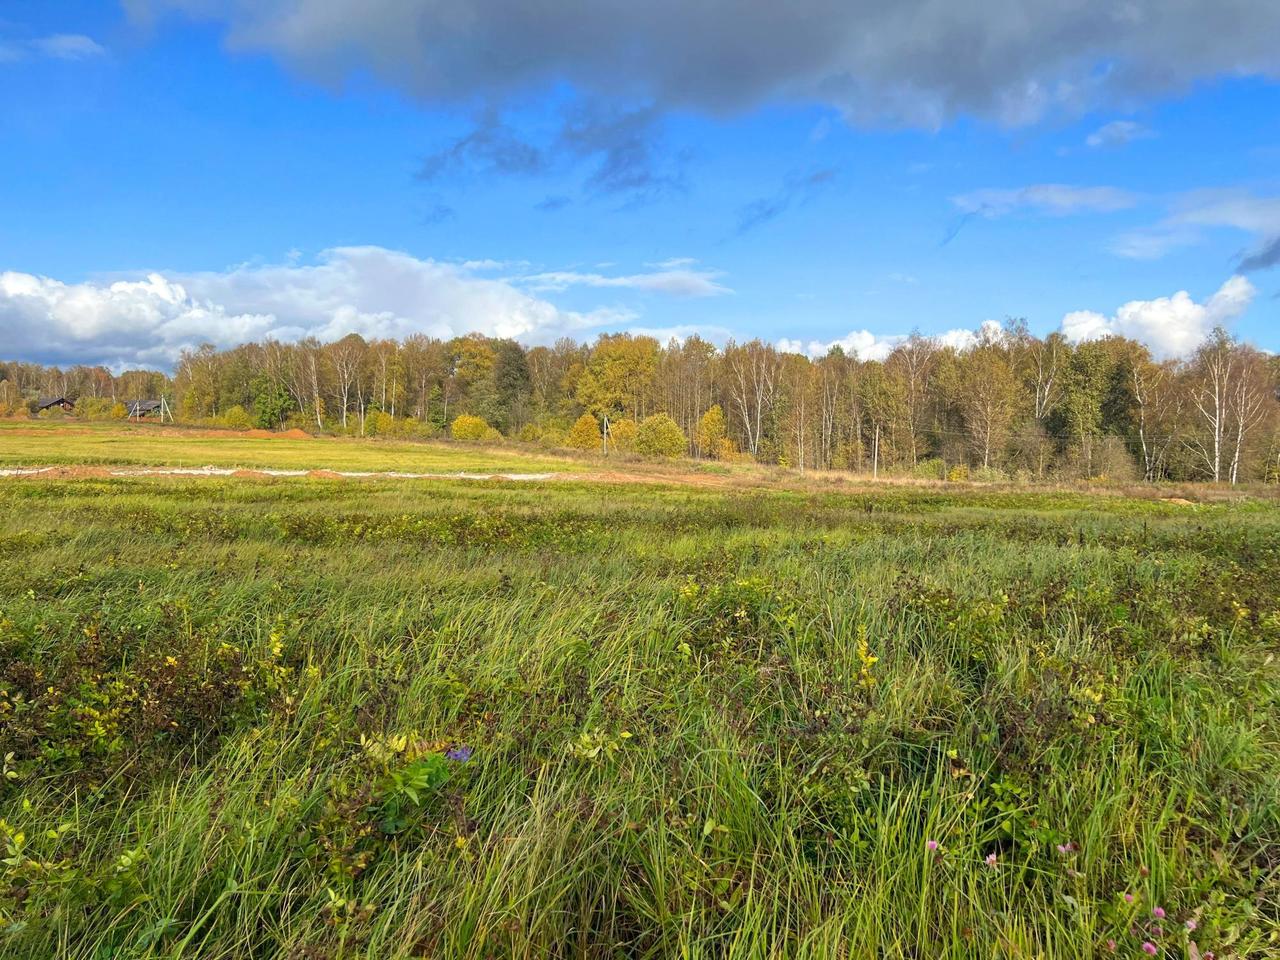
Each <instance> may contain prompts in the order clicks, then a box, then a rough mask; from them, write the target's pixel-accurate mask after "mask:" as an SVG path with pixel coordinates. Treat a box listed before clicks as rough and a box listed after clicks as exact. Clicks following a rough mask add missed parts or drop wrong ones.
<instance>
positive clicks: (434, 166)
mask: <svg viewBox="0 0 1280 960" xmlns="http://www.w3.org/2000/svg"><path fill="white" fill-rule="evenodd" d="M546 165H547V159H546V157H545V156H544V155H543V153H542V151H541V150H539V149H538V148H537V147H535V146H534V145H533V144H531V143H529V142H528V141H526V140H525V139H524V138H522V137H521V136H520V134H519V133H517V132H516V131H515V130H514V129H512V128H511V127H510V126H508V125H507V124H505V123H504V122H503V121H502V118H501V117H500V116H499V115H498V114H497V112H496V111H493V110H489V111H486V112H485V114H484V115H483V116H482V117H481V118H480V120H479V121H478V122H477V123H476V125H475V127H474V129H472V130H471V132H470V133H467V134H466V135H464V136H461V137H459V138H458V139H456V140H454V141H453V142H452V143H450V144H449V145H448V146H446V147H443V148H441V149H440V150H437V151H436V152H435V153H432V154H428V155H427V156H426V157H425V158H424V159H423V161H422V166H421V167H420V168H419V170H418V179H420V180H427V181H431V180H436V179H438V178H439V177H441V176H444V175H446V174H449V173H453V172H455V171H458V170H473V171H479V172H484V173H498V174H508V175H510V174H530V173H541V172H542V171H543V170H544V169H545V168H546Z"/></svg>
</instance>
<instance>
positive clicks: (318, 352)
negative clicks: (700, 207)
mask: <svg viewBox="0 0 1280 960" xmlns="http://www.w3.org/2000/svg"><path fill="white" fill-rule="evenodd" d="M51 395H65V396H68V397H72V398H74V399H77V400H78V404H77V415H80V416H112V415H115V416H120V415H121V414H122V410H123V406H122V405H123V404H124V403H126V402H128V401H132V400H139V399H159V398H160V397H161V396H164V397H165V398H166V399H167V400H168V401H169V405H170V407H171V408H172V409H173V410H174V411H175V413H176V416H177V418H178V419H179V420H180V421H186V422H190V423H210V424H220V425H224V426H231V427H238V428H248V427H253V426H256V427H259V428H264V429H281V428H301V429H305V430H308V431H311V432H322V433H344V434H353V435H361V436H408V437H415V436H422V437H426V436H435V435H441V434H445V433H451V434H453V435H454V436H455V437H457V438H459V439H474V440H489V441H497V440H501V439H503V438H514V439H518V440H522V441H526V442H532V443H540V444H545V445H549V446H568V447H576V448H579V449H584V450H599V451H600V452H602V453H606V454H607V453H610V452H613V451H618V452H627V451H633V450H634V451H639V452H641V453H648V454H653V455H662V456H679V455H688V456H693V457H698V458H706V459H720V460H734V459H751V460H755V461H759V462H763V463H776V464H781V465H784V466H788V467H791V468H793V469H798V470H807V469H824V470H826V469H837V470H852V471H858V472H866V473H871V474H876V475H878V474H881V473H886V472H892V473H912V474H915V475H918V476H947V475H952V476H956V475H961V476H963V475H973V476H976V477H989V478H992V479H996V478H1000V477H1009V476H1018V477H1024V478H1032V479H1042V478H1047V477H1061V478H1081V477H1112V478H1116V479H1124V478H1143V479H1146V480H1152V481H1155V480H1195V479H1199V480H1212V481H1216V482H1226V483H1237V482H1242V481H1246V480H1266V481H1271V482H1274V481H1277V480H1280V360H1278V359H1277V358H1276V357H1274V356H1271V355H1268V354H1266V353H1264V352H1262V351H1260V350H1258V349H1256V348H1254V347H1252V346H1250V345H1249V344H1247V343H1242V342H1240V341H1238V340H1236V339H1235V338H1233V337H1232V336H1230V335H1229V334H1228V333H1227V332H1226V331H1225V330H1222V329H1217V330H1215V331H1214V332H1213V333H1212V334H1211V335H1210V336H1209V337H1208V338H1207V339H1206V340H1205V342H1204V343H1203V344H1202V345H1201V346H1200V348H1199V349H1198V350H1197V351H1196V352H1195V353H1194V354H1193V355H1192V356H1190V357H1187V358H1185V359H1174V360H1158V359H1156V358H1155V357H1153V356H1152V354H1151V352H1150V350H1148V349H1147V347H1145V346H1144V345H1143V344H1141V343H1139V342H1137V341H1135V340H1130V339H1126V338H1124V337H1109V338H1106V339H1100V340H1091V341H1086V342H1082V343H1078V344H1073V343H1070V342H1068V341H1067V340H1066V339H1064V338H1063V337H1062V336H1061V335H1060V334H1057V333H1053V334H1049V335H1048V336H1046V337H1043V338H1042V337H1037V336H1034V335H1033V334H1031V333H1030V332H1029V330H1028V329H1027V325H1026V324H1025V323H1024V322H1022V321H1010V322H1007V323H1006V324H1005V325H1004V326H1003V327H1002V328H1000V329H998V330H997V329H995V328H992V327H984V328H983V330H982V331H981V332H980V333H979V334H978V335H977V336H976V338H975V340H974V342H973V343H972V344H971V345H969V346H967V347H964V348H956V347H954V346H949V345H946V344H943V343H941V342H939V341H938V340H936V339H934V338H931V337H927V336H922V335H920V334H918V333H916V334H912V335H911V336H910V337H907V338H905V339H903V340H902V341H901V342H899V343H898V344H897V345H896V346H895V347H894V348H893V350H892V351H891V352H890V353H889V354H888V355H887V357H885V358H884V359H883V360H879V359H876V360H862V359H859V358H858V357H856V356H854V355H852V354H849V353H846V352H844V351H842V350H841V349H840V348H839V347H833V348H832V349H831V350H830V351H829V352H828V353H827V354H826V355H825V356H822V357H820V358H816V359H811V358H808V357H805V356H801V355H798V354H794V353H787V352H783V351H780V350H779V349H777V348H776V347H774V346H772V345H770V344H768V343H765V342H763V341H760V340H751V341H749V342H745V343H738V342H734V341H730V342H728V343H726V344H725V346H724V347H723V348H717V347H715V346H714V345H713V344H711V343H709V342H708V341H706V340H703V339H702V338H700V337H697V336H691V337H689V338H687V339H685V340H683V341H677V340H673V341H672V342H670V343H668V344H662V343H660V342H659V341H657V340H655V339H654V338H652V337H646V336H635V335H631V334H625V333H620V334H605V335H602V336H600V337H599V338H598V339H597V340H596V341H595V342H594V343H591V344H585V343H580V342H577V341H574V340H570V339H562V340H559V341H557V342H556V343H555V344H554V345H553V346H549V347H547V346H537V347H531V348H525V347H522V346H521V345H520V344H518V343H516V342H515V341H512V340H503V339H494V338H490V337H485V336H481V335H479V334H470V335H467V336H463V337H457V338H454V339H452V340H438V339H434V338H431V337H427V336H422V335H415V336H411V337H409V338H407V339H405V340H402V341H397V340H366V339H364V338H362V337H360V336H358V335H355V334H351V335H349V336H346V337H343V338H342V339H340V340H337V341H335V342H332V343H321V342H319V341H317V340H314V339H309V340H303V341H301V342H297V343H282V342H278V341H274V340H268V341H265V342H262V343H248V344H244V345H241V346H237V347H234V348H231V349H228V350H218V349H216V348H214V347H213V346H210V345H204V346H201V347H200V348H198V349H195V350H189V351H186V352H184V353H183V354H182V355H181V358H180V359H179V361H178V364H177V367H176V370H175V372H174V374H173V376H172V377H170V376H167V375H165V374H163V373H159V372H156V371H150V370H133V371H127V372H125V373H123V374H121V375H119V376H113V375H112V374H111V373H110V372H109V371H107V370H105V369H104V368H102V367H85V366H77V367H71V368H69V369H65V370H64V369H61V368H57V367H43V366H40V365H37V364H26V363H17V362H9V363H0V413H3V412H10V413H14V412H16V413H18V414H24V413H27V412H28V411H29V410H30V409H31V408H32V406H33V403H34V401H35V399H36V398H37V397H38V396H51Z"/></svg>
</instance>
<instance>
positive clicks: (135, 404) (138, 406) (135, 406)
mask: <svg viewBox="0 0 1280 960" xmlns="http://www.w3.org/2000/svg"><path fill="white" fill-rule="evenodd" d="M125 409H126V410H128V411H129V416H131V417H133V416H137V415H138V414H139V413H150V412H151V411H152V410H159V409H160V401H159V400H132V401H130V403H129V405H128V406H127V407H126V408H125Z"/></svg>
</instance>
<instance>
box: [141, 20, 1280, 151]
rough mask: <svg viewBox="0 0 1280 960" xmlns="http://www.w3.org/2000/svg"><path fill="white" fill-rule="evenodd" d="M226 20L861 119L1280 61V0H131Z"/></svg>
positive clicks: (308, 37) (354, 54)
mask: <svg viewBox="0 0 1280 960" xmlns="http://www.w3.org/2000/svg"><path fill="white" fill-rule="evenodd" d="M125 3H126V6H127V7H128V8H129V9H130V11H131V12H132V14H133V15H134V16H135V17H136V18H138V19H140V20H146V19H149V18H152V17H155V16H157V15H159V14H162V13H164V12H166V11H171V10H175V9H176V10H182V11H186V12H187V13H189V14H191V15H193V16H197V17H203V18H208V19H211V20H214V21H218V22H221V23H223V24H224V25H225V26H226V29H227V41H228V44H229V45H230V46H231V47H232V48H233V49H237V50H248V51H266V52H269V53H271V54H273V55H275V56H277V57H279V58H281V59H282V60H284V61H286V62H287V63H289V64H290V65H292V66H293V67H295V68H297V69H299V70H301V71H303V72H305V73H307V74H309V75H311V76H313V77H316V78H318V79H320V80H323V81H326V82H331V83H335V84H340V83H341V82H343V80H344V79H345V78H346V77H347V76H349V75H351V74H354V73H366V72H368V73H372V74H374V75H376V76H378V77H379V78H380V79H381V80H383V81H384V82H386V83H389V84H391V85H393V86H395V87H397V88H399V89H402V90H405V91H407V92H409V93H410V94H412V95H414V96H418V97H421V98H423V99H426V100H431V101H440V102H454V103H475V102H503V101H505V100H506V99H507V98H508V97H510V96H511V95H513V94H521V95H524V94H527V93H528V92H530V91H531V90H550V89H552V88H553V87H555V86H556V85H557V84H562V83H567V84H569V85H571V86H572V87H573V88H574V89H575V90H576V91H577V92H578V93H581V94H584V95H587V96H590V97H603V98H606V99H615V98H617V99H620V100H622V101H625V102H632V103H634V102H642V103H653V104H655V105H656V107H657V108H658V109H659V110H664V111H665V110H668V109H672V108H675V109H683V108H687V109H694V110H698V111H706V112H713V113H726V112H732V111H735V110H743V109H749V108H751V107H754V106H756V105H757V104H759V103H761V102H764V101H769V100H781V99H803V100H809V101H812V100H819V101H823V102H826V103H830V104H832V105H834V106H835V107H837V108H839V109H840V110H842V111H844V113H845V114H846V115H847V116H849V117H851V118H853V119H856V120H859V121H883V122H889V123H901V124H908V125H915V126H925V127H930V126H935V125H938V124H942V123H945V122H947V121H948V120H949V119H951V118H952V117H954V116H956V115H958V114H974V115H978V116H982V117H987V118H992V119H995V120H997V121H1000V122H1003V123H1008V124H1023V123H1030V122H1033V121H1035V120H1036V119H1038V118H1040V117H1041V116H1043V115H1044V114H1045V113H1048V112H1051V111H1054V110H1056V109H1067V110H1078V109H1085V108H1089V107H1093V106H1098V105H1103V104H1112V105H1124V104H1128V103H1131V102H1134V101H1139V100H1142V99H1144V98H1147V97H1150V96H1154V95H1160V94H1165V93H1169V92H1173V91H1177V90H1179V89H1182V88H1184V87H1186V86H1187V85H1189V84H1191V83H1193V82H1194V81H1196V80H1200V79H1203V78H1211V77H1216V76H1223V75H1231V76H1265V77H1271V78H1275V77H1277V76H1280V43H1277V42H1276V38H1277V37H1278V36H1280V3H1276V2H1275V0H1218V2H1215V3H1212V4H1210V3H1206V2H1204V0H1127V2H1125V3H1116V2H1114V0H1075V2H1073V3H1063V2H1061V0H901V2H897V3H884V2H882V0H795V2H793V3H788V4H780V3H777V2H775V0H651V2H649V3H635V2H633V0H471V2H468V3H442V2H439V0H125Z"/></svg>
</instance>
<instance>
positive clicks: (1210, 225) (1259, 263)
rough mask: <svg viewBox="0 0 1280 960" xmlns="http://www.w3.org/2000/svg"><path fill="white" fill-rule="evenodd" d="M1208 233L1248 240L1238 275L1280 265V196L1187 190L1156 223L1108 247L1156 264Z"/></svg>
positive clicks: (1221, 190) (1246, 192)
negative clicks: (1231, 232)
mask: <svg viewBox="0 0 1280 960" xmlns="http://www.w3.org/2000/svg"><path fill="white" fill-rule="evenodd" d="M1212 229H1228V230H1237V231H1240V232H1243V233H1248V234H1251V235H1252V237H1253V242H1254V247H1253V249H1252V250H1251V251H1250V252H1248V253H1247V254H1246V255H1245V256H1243V257H1241V258H1240V262H1239V264H1238V265H1237V269H1238V270H1240V271H1241V272H1242V273H1247V272H1249V271H1251V270H1262V269H1266V268H1268V267H1273V266H1275V265H1276V264H1277V263H1280V248H1278V247H1277V241H1280V196H1274V195H1272V196H1265V195H1262V196H1260V195H1258V194H1255V193H1252V192H1250V191H1248V190H1242V189H1214V190H1192V191H1189V192H1187V193H1184V194H1182V195H1180V196H1178V197H1177V198H1176V199H1175V200H1174V202H1173V203H1172V204H1171V208H1170V211H1169V213H1168V215H1167V216H1166V217H1165V218H1164V219H1163V220H1161V221H1160V222H1159V223H1156V224H1153V225H1151V226H1149V227H1142V228H1140V229H1137V230H1131V231H1129V232H1127V233H1123V234H1121V235H1120V236H1118V237H1116V238H1115V240H1114V241H1112V243H1111V250H1112V252H1113V253H1116V254H1118V255H1119V256H1122V257H1129V258H1131V259H1135V260H1157V259H1159V258H1160V257H1163V256H1164V255H1165V254H1167V253H1169V252H1171V251H1173V250H1176V249H1179V248H1180V247H1188V246H1191V245H1193V244H1195V243H1198V242H1199V241H1200V240H1202V239H1203V236H1204V233H1205V232H1206V231H1207V230H1212Z"/></svg>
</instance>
